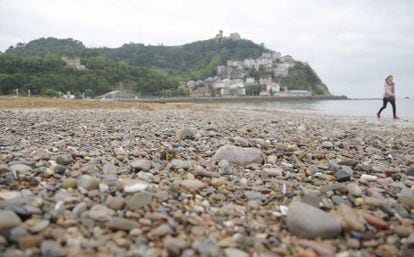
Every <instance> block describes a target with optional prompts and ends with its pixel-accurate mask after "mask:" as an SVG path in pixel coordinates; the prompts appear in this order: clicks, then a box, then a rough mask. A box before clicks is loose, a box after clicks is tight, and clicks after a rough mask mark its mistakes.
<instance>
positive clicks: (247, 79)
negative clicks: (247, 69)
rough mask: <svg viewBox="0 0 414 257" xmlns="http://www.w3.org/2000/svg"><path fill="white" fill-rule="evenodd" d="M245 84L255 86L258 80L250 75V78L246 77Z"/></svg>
mask: <svg viewBox="0 0 414 257" xmlns="http://www.w3.org/2000/svg"><path fill="white" fill-rule="evenodd" d="M245 85H246V86H255V85H257V82H256V80H255V79H254V78H252V77H248V78H246V83H245Z"/></svg>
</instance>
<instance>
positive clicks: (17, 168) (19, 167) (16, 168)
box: [9, 164, 33, 173]
mask: <svg viewBox="0 0 414 257" xmlns="http://www.w3.org/2000/svg"><path fill="white" fill-rule="evenodd" d="M9 170H10V171H11V172H15V173H27V172H30V171H32V170H33V168H32V167H30V166H28V165H25V164H14V165H12V166H10V167H9Z"/></svg>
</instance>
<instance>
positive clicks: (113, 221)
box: [105, 218, 139, 231]
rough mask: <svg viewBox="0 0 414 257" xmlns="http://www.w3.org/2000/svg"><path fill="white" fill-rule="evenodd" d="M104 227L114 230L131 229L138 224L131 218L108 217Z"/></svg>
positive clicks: (137, 226)
mask: <svg viewBox="0 0 414 257" xmlns="http://www.w3.org/2000/svg"><path fill="white" fill-rule="evenodd" d="M105 225H106V227H107V228H109V229H114V230H127V231H129V230H131V229H135V228H139V224H138V223H137V222H135V221H133V220H129V219H124V218H110V219H109V220H108V221H107V222H106V223H105Z"/></svg>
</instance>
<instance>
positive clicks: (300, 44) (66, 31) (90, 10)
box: [0, 0, 414, 97]
mask: <svg viewBox="0 0 414 257" xmlns="http://www.w3.org/2000/svg"><path fill="white" fill-rule="evenodd" d="M0 17H1V19H0V51H5V50H6V49H7V48H8V47H9V46H11V45H16V44H17V43H18V42H26V43H27V42H29V41H31V40H33V39H37V38H40V37H57V38H69V37H70V38H74V39H77V40H80V41H82V42H83V43H84V44H85V45H86V46H87V47H101V46H107V47H119V46H121V45H122V44H124V43H128V42H140V43H144V44H152V45H156V44H158V43H163V44H164V45H181V44H185V43H190V42H193V41H197V40H205V39H209V38H212V37H214V36H215V35H216V34H217V32H218V30H223V31H224V35H225V36H227V35H229V34H230V33H231V32H238V33H239V34H240V35H241V37H242V38H246V39H250V40H252V41H254V42H256V43H264V44H265V46H266V47H268V48H270V49H272V50H275V51H279V52H281V53H282V54H284V55H285V54H289V55H292V56H293V57H294V58H295V59H297V60H300V61H304V62H307V63H309V64H310V65H311V66H312V67H313V68H314V69H315V71H316V72H317V73H318V75H319V77H320V78H321V79H322V80H323V81H324V82H325V83H326V84H327V85H328V87H329V89H330V90H331V92H332V93H333V94H336V95H347V96H350V97H382V91H383V81H384V78H385V77H386V76H387V75H388V74H393V75H394V78H395V82H396V90H397V95H398V96H400V97H403V96H411V97H414V1H412V0H405V1H404V0H394V1H391V0H347V1H344V0H285V1H281V0H255V1H251V0H237V1H236V0H234V1H231V0H209V1H196V0H177V1H176V0H151V1H140V0H100V1H98V0H87V1H85V0H0Z"/></svg>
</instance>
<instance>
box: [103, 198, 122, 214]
mask: <svg viewBox="0 0 414 257" xmlns="http://www.w3.org/2000/svg"><path fill="white" fill-rule="evenodd" d="M105 204H106V205H107V206H108V207H109V208H111V209H112V210H121V209H123V208H124V206H125V199H124V198H122V197H119V196H115V197H113V196H111V195H108V197H107V198H106V202H105Z"/></svg>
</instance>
